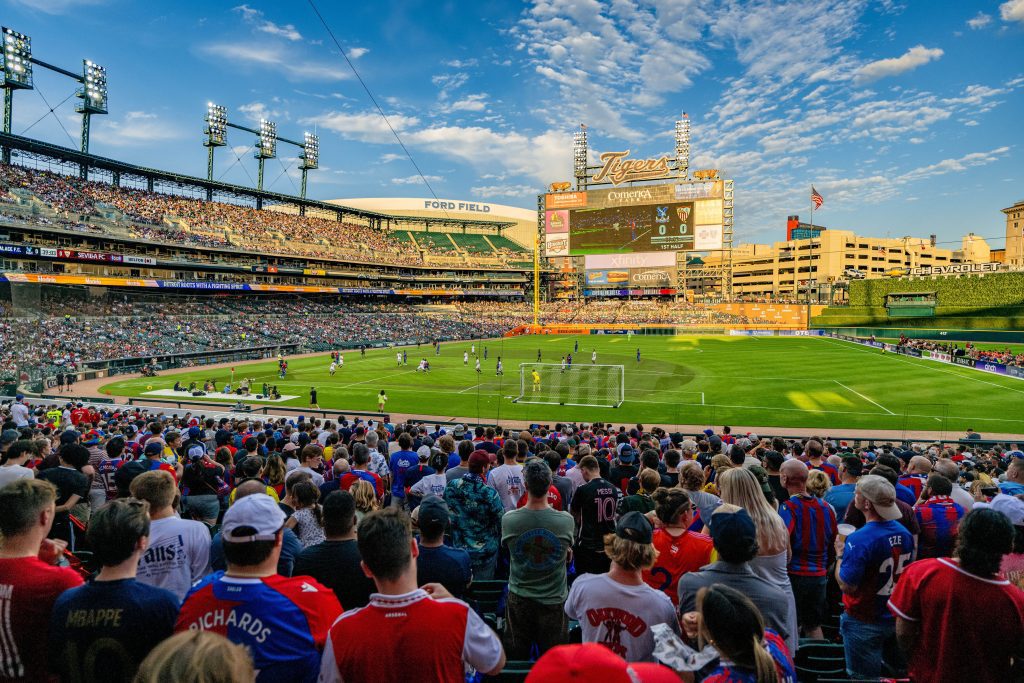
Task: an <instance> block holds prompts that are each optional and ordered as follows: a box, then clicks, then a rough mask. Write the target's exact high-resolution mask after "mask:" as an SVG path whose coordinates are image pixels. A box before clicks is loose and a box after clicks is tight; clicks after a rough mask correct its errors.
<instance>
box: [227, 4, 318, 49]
mask: <svg viewBox="0 0 1024 683" xmlns="http://www.w3.org/2000/svg"><path fill="white" fill-rule="evenodd" d="M232 9H233V10H234V11H235V12H238V13H240V14H241V15H242V20H243V21H245V22H246V23H247V24H252V25H253V26H254V27H255V29H256V30H257V31H259V32H260V33H267V34H269V35H272V36H276V37H278V38H284V39H285V40H292V41H297V40H302V34H301V33H299V32H298V31H297V30H296V29H295V26H294V25H292V24H275V23H274V22H272V21H270V20H268V19H264V18H263V12H261V11H259V10H258V9H253V8H252V7H249V6H248V5H239V6H238V7H234V8H232Z"/></svg>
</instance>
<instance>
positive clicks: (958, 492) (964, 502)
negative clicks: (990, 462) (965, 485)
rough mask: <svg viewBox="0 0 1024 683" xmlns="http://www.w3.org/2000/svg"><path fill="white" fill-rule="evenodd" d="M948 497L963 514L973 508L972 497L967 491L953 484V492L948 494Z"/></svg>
mask: <svg viewBox="0 0 1024 683" xmlns="http://www.w3.org/2000/svg"><path fill="white" fill-rule="evenodd" d="M949 497H950V498H952V499H953V502H954V503H956V504H957V505H959V506H960V507H962V508H963V509H964V514H967V513H968V512H970V511H971V508H973V507H974V496H972V495H971V494H970V493H968V492H967V491H964V490H963V489H962V488H960V486H959V485H958V484H953V492H952V493H951V494H949Z"/></svg>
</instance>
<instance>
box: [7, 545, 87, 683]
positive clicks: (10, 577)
mask: <svg viewBox="0 0 1024 683" xmlns="http://www.w3.org/2000/svg"><path fill="white" fill-rule="evenodd" d="M81 585H82V577H81V576H79V575H78V572H76V571H75V570H74V569H71V568H70V567H54V566H53V565H51V564H46V563H45V562H42V561H41V560H39V559H38V558H35V557H19V558H16V559H0V680H4V681H12V680H14V681H17V680H25V681H33V682H35V681H49V680H56V677H55V676H51V675H50V674H49V667H48V659H49V657H50V656H51V654H52V653H50V652H48V651H47V640H48V638H49V632H50V612H52V611H53V603H54V602H56V600H57V597H58V596H59V595H60V594H61V593H63V592H64V591H66V590H67V589H69V588H74V587H75V586H81Z"/></svg>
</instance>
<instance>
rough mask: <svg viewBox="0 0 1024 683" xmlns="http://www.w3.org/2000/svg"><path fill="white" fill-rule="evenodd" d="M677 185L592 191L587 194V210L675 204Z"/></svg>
mask: <svg viewBox="0 0 1024 683" xmlns="http://www.w3.org/2000/svg"><path fill="white" fill-rule="evenodd" d="M674 201H678V200H677V199H676V193H675V185H648V186H646V187H623V188H618V189H614V190H591V191H590V192H588V193H587V204H586V206H587V208H590V209H608V208H613V207H619V206H636V205H639V204H657V203H659V202H662V203H664V202H674Z"/></svg>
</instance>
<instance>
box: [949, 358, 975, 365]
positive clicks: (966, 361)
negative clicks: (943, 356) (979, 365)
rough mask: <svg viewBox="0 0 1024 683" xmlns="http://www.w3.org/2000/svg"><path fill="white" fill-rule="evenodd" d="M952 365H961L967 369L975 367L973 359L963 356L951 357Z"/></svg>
mask: <svg viewBox="0 0 1024 683" xmlns="http://www.w3.org/2000/svg"><path fill="white" fill-rule="evenodd" d="M953 363H955V364H956V365H963V366H966V367H968V368H973V367H974V366H975V361H974V359H973V358H967V357H965V356H954V357H953Z"/></svg>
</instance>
